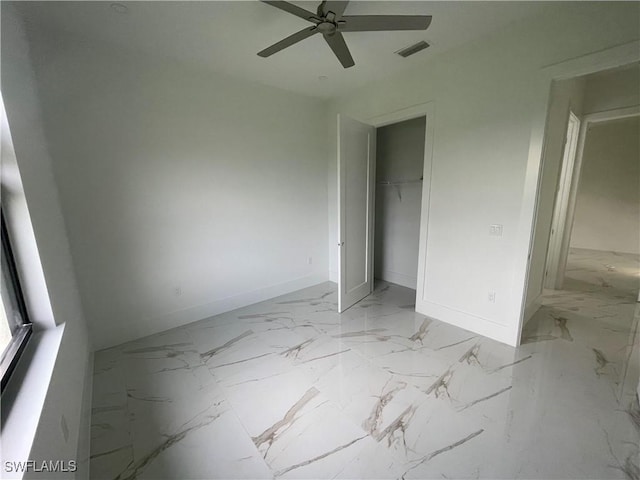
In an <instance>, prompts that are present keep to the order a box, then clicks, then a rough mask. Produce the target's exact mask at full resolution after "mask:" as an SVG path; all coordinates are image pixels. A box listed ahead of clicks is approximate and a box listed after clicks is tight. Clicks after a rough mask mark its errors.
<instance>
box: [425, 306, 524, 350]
mask: <svg viewBox="0 0 640 480" xmlns="http://www.w3.org/2000/svg"><path fill="white" fill-rule="evenodd" d="M416 312H418V313H421V314H422V315H426V316H427V317H431V318H434V319H436V320H440V321H441V322H444V323H448V324H450V325H454V326H456V327H460V328H463V329H465V330H469V331H470V332H473V333H477V334H478V335H482V336H485V337H488V338H492V339H493V340H496V341H498V342H502V343H506V344H507V345H511V346H513V347H515V346H516V345H517V344H518V339H517V338H516V337H517V333H514V332H513V330H512V329H510V328H509V327H507V326H506V325H502V324H500V323H496V322H493V321H491V320H489V319H487V318H483V317H480V316H477V315H473V314H471V313H468V312H462V311H460V310H456V309H454V308H451V307H447V306H445V305H440V304H437V303H433V302H428V301H424V300H423V301H418V302H416Z"/></svg>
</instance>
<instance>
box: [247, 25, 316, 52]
mask: <svg viewBox="0 0 640 480" xmlns="http://www.w3.org/2000/svg"><path fill="white" fill-rule="evenodd" d="M316 33H318V28H317V27H315V26H313V27H308V28H305V29H304V30H300V31H299V32H296V33H294V34H293V35H289V36H288V37H287V38H285V39H284V40H280V41H279V42H277V43H274V44H273V45H271V46H270V47H267V48H265V49H264V50H262V51H261V52H258V55H259V56H261V57H265V58H266V57H269V56H271V55H273V54H274V53H278V52H279V51H280V50H283V49H285V48H287V47H290V46H291V45H293V44H294V43H298V42H299V41H301V40H304V39H305V38H309V37H310V36H311V35H314V34H316Z"/></svg>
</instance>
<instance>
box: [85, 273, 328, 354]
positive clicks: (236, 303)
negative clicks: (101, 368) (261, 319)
mask: <svg viewBox="0 0 640 480" xmlns="http://www.w3.org/2000/svg"><path fill="white" fill-rule="evenodd" d="M326 281H328V272H326V271H324V272H314V273H311V274H309V275H305V276H303V277H300V278H295V279H292V280H289V281H286V282H282V283H278V284H275V285H266V286H264V287H261V288H258V289H255V290H251V291H248V292H241V293H238V294H237V295H232V296H229V297H225V298H219V299H217V300H214V301H212V302H208V303H205V304H201V305H196V306H193V307H187V308H184V309H181V310H176V311H173V312H170V313H167V314H164V315H160V316H157V317H153V318H150V319H149V318H148V319H146V321H145V322H144V323H143V324H144V325H153V328H145V329H141V330H138V331H137V332H135V333H137V335H136V334H135V333H134V335H135V336H134V337H132V336H131V333H132V332H129V333H128V334H125V335H119V336H110V337H109V338H97V339H95V345H94V346H95V348H94V349H95V350H96V351H97V350H101V349H103V348H108V347H113V346H115V345H119V344H121V343H124V342H127V341H130V340H135V339H136V338H142V337H146V336H148V335H153V334H155V333H160V332H164V331H167V330H170V329H173V328H176V327H179V326H181V325H186V324H188V323H191V322H195V321H198V320H202V319H203V318H209V317H212V316H214V315H220V314H221V313H226V312H230V311H232V310H235V309H237V308H241V307H246V306H248V305H253V304H254V303H258V302H262V301H264V300H269V299H272V298H275V297H279V296H281V295H286V294H287V293H291V292H295V291H297V290H301V289H303V288H307V287H312V286H314V285H318V284H321V283H324V282H326Z"/></svg>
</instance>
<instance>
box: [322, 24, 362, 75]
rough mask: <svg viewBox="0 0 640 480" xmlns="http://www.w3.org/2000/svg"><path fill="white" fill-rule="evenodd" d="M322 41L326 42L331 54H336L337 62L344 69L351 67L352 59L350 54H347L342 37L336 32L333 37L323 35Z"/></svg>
mask: <svg viewBox="0 0 640 480" xmlns="http://www.w3.org/2000/svg"><path fill="white" fill-rule="evenodd" d="M324 39H325V40H326V41H327V43H328V44H329V46H330V47H331V50H333V53H335V54H336V57H338V60H340V63H341V64H342V66H343V67H344V68H349V67H353V66H354V65H355V62H354V61H353V57H352V56H351V52H349V48H348V47H347V44H346V43H345V41H344V37H343V36H342V34H341V33H340V32H336V33H334V34H333V35H324Z"/></svg>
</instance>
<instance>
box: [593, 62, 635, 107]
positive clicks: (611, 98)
mask: <svg viewBox="0 0 640 480" xmlns="http://www.w3.org/2000/svg"><path fill="white" fill-rule="evenodd" d="M586 80H587V82H586V85H585V97H584V113H585V114H588V113H595V112H604V111H607V110H614V109H616V108H624V107H630V106H633V105H640V87H639V85H640V64H639V63H635V64H632V65H629V66H626V67H623V68H617V69H614V70H608V71H605V72H601V73H597V74H593V75H589V76H587V78H586Z"/></svg>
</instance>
